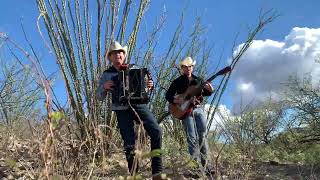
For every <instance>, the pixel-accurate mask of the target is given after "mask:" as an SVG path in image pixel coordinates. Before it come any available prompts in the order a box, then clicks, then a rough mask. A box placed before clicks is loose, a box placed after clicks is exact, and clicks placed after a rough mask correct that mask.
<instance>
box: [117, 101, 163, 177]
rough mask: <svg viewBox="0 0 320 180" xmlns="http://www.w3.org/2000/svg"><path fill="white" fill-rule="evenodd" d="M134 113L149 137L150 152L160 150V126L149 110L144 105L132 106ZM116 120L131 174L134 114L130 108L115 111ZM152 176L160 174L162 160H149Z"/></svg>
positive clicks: (154, 158)
mask: <svg viewBox="0 0 320 180" xmlns="http://www.w3.org/2000/svg"><path fill="white" fill-rule="evenodd" d="M133 107H134V109H135V111H136V112H137V113H138V115H139V117H140V119H141V120H142V122H143V126H144V129H145V130H146V131H147V133H148V135H149V136H150V141H151V150H154V149H161V143H162V132H161V129H160V126H159V124H158V122H157V121H156V119H155V118H154V116H153V114H152V113H151V111H150V110H149V108H148V107H147V105H146V104H139V105H133ZM115 113H116V115H117V120H118V128H119V129H120V134H121V137H122V139H123V142H124V144H123V146H124V151H125V154H126V159H127V162H128V168H129V171H130V172H132V168H133V160H134V155H135V154H134V146H135V137H136V136H135V133H134V122H133V121H134V119H137V117H136V115H135V113H134V112H133V111H132V109H131V108H129V109H126V110H116V111H115ZM151 168H152V174H157V173H160V172H162V158H161V157H159V156H158V157H152V158H151Z"/></svg>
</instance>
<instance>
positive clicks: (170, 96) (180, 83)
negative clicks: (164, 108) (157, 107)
mask: <svg viewBox="0 0 320 180" xmlns="http://www.w3.org/2000/svg"><path fill="white" fill-rule="evenodd" d="M192 79H193V80H192V81H189V79H188V77H187V76H186V75H181V76H180V77H178V78H177V79H175V80H174V81H173V82H172V83H171V85H170V87H169V89H168V91H167V92H166V99H167V101H169V102H170V103H173V100H174V96H175V95H176V94H182V93H184V92H185V91H186V90H187V89H188V87H189V86H193V85H197V84H198V82H201V81H202V80H201V79H200V78H198V77H197V76H195V75H193V74H192ZM212 93H213V92H211V91H209V90H207V89H205V88H203V90H202V93H201V95H202V96H210V95H211V94H212Z"/></svg>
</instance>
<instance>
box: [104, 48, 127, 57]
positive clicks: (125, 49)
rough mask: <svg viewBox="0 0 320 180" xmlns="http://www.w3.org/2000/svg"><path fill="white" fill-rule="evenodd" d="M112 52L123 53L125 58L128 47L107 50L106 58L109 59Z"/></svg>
mask: <svg viewBox="0 0 320 180" xmlns="http://www.w3.org/2000/svg"><path fill="white" fill-rule="evenodd" d="M113 51H123V53H124V55H125V56H126V55H127V51H128V46H124V47H123V48H117V49H112V50H109V51H108V53H107V57H109V56H110V53H111V52H113Z"/></svg>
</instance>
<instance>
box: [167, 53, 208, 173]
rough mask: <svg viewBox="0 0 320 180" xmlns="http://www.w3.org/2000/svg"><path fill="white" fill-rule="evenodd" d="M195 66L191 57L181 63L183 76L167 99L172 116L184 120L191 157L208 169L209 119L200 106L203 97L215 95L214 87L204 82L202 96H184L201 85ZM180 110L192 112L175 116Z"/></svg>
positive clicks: (174, 84) (171, 88)
mask: <svg viewBox="0 0 320 180" xmlns="http://www.w3.org/2000/svg"><path fill="white" fill-rule="evenodd" d="M195 64H196V61H193V60H192V58H191V57H186V58H185V59H183V60H182V61H181V62H180V68H181V73H182V75H181V76H180V77H178V78H177V79H175V80H174V81H173V82H172V83H171V85H170V87H169V89H168V91H167V92H166V99H167V101H169V103H170V106H171V107H172V108H173V109H171V108H169V109H171V110H170V112H171V113H172V115H173V116H174V117H176V118H179V119H181V120H182V124H183V126H184V130H185V132H186V134H187V142H188V150H189V153H190V155H191V156H192V158H193V159H194V160H195V161H197V162H199V160H201V164H202V166H203V167H207V151H208V144H207V139H206V136H205V134H206V122H207V119H206V114H205V113H204V110H203V108H201V107H200V106H199V105H198V104H199V103H201V101H202V96H210V95H211V94H212V93H213V87H212V86H211V84H210V83H209V82H204V83H202V86H201V90H200V94H199V93H198V95H196V96H195V97H190V96H189V95H185V96H184V95H183V94H185V93H186V92H187V91H189V90H190V89H192V88H193V87H195V86H196V85H197V84H199V80H200V78H198V77H197V76H195V75H194V74H192V72H193V68H194V65H195ZM188 96H189V97H188ZM185 106H187V107H185ZM177 107H178V108H177ZM179 108H181V109H183V108H187V109H188V108H189V109H191V111H192V112H191V113H190V112H184V111H183V110H181V109H180V110H181V112H183V114H182V115H179V116H175V112H174V111H175V110H174V109H177V110H178V111H180V110H179ZM186 111H188V110H186ZM205 170H206V172H207V173H208V172H210V171H209V169H205Z"/></svg>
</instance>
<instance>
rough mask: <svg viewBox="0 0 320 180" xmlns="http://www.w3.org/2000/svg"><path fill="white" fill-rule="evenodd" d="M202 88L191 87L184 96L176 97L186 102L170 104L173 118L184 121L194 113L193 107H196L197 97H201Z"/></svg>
mask: <svg viewBox="0 0 320 180" xmlns="http://www.w3.org/2000/svg"><path fill="white" fill-rule="evenodd" d="M201 91H202V89H201V87H198V86H190V87H188V89H187V90H186V92H185V93H183V94H178V95H176V96H175V97H181V98H183V99H184V102H183V103H182V104H181V105H179V104H173V103H170V104H169V112H170V113H171V114H172V116H173V117H175V118H177V119H180V120H183V119H184V118H185V117H187V116H188V115H190V114H191V113H192V110H193V107H194V105H195V100H196V98H195V96H200V95H201Z"/></svg>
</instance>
